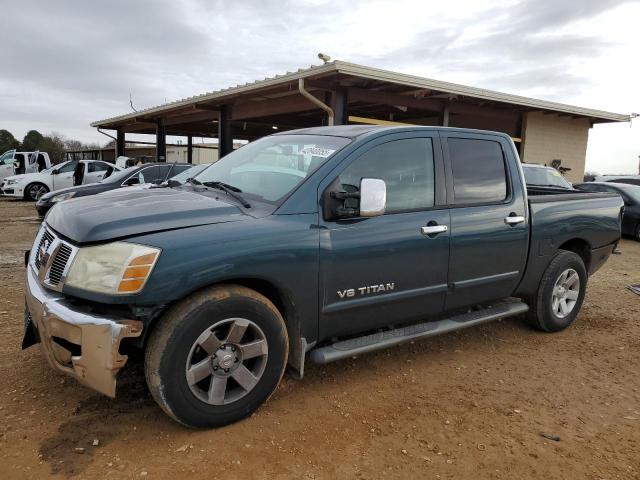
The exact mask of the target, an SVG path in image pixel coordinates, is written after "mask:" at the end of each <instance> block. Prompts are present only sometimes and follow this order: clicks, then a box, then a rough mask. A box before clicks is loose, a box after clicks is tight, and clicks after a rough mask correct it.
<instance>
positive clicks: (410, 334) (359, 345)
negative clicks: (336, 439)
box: [309, 302, 529, 363]
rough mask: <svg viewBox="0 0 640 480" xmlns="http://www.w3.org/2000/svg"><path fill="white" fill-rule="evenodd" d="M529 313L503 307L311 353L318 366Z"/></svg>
mask: <svg viewBox="0 0 640 480" xmlns="http://www.w3.org/2000/svg"><path fill="white" fill-rule="evenodd" d="M528 310H529V306H528V305H527V304H525V303H522V302H511V303H506V302H505V303H500V304H497V305H494V306H491V307H487V308H485V309H483V310H474V311H472V312H467V313H462V314H459V315H456V316H453V317H449V318H443V319H440V320H434V321H431V322H424V323H418V324H416V325H409V326H406V327H403V328H397V329H393V330H386V331H383V332H376V333H372V334H370V335H365V336H363V337H356V338H350V339H349V340H343V341H339V342H336V343H333V344H331V345H327V346H325V347H319V348H316V349H314V350H312V351H311V353H310V354H309V358H310V359H311V360H312V361H313V362H315V363H329V362H334V361H336V360H342V359H343V358H348V357H353V356H354V355H361V354H363V353H368V352H373V351H375V350H380V349H383V348H388V347H391V346H393V345H399V344H401V343H405V342H410V341H412V340H420V339H423V338H428V337H433V336H435V335H441V334H443V333H447V332H453V331H455V330H462V329H463V328H467V327H472V326H474V325H479V324H481V323H486V322H490V321H492V320H497V319H499V318H504V317H511V316H514V315H520V314H522V313H525V312H527V311H528Z"/></svg>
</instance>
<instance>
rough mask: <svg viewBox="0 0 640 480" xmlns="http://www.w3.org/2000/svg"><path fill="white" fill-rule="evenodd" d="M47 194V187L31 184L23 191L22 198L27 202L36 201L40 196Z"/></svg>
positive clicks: (42, 184) (40, 184) (41, 184)
mask: <svg viewBox="0 0 640 480" xmlns="http://www.w3.org/2000/svg"><path fill="white" fill-rule="evenodd" d="M46 193H49V187H47V186H46V185H45V184H44V183H32V184H31V185H28V186H27V188H25V189H24V196H25V198H26V199H28V200H33V201H34V202H35V201H38V200H39V199H40V197H41V196H43V195H44V194H46Z"/></svg>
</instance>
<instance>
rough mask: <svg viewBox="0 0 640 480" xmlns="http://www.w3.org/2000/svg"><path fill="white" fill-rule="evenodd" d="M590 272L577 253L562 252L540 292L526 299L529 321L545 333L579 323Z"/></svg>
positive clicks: (550, 265)
mask: <svg viewBox="0 0 640 480" xmlns="http://www.w3.org/2000/svg"><path fill="white" fill-rule="evenodd" d="M587 280H588V276H587V269H586V268H585V266H584V262H583V261H582V258H581V257H580V256H579V255H577V254H576V253H573V252H568V251H565V250H561V251H559V252H558V253H557V254H556V255H555V257H553V259H552V260H551V262H549V265H548V266H547V269H546V270H545V271H544V274H543V275H542V280H541V281H540V285H539V287H538V291H537V293H536V294H535V295H534V296H533V297H531V298H529V299H526V301H527V303H528V304H529V308H530V310H529V313H528V318H529V320H530V321H531V323H532V324H533V325H534V326H535V327H537V328H539V329H540V330H543V331H545V332H557V331H559V330H563V329H565V328H567V327H568V326H569V325H571V323H572V322H573V321H574V320H575V318H576V316H577V315H578V312H579V311H580V307H582V302H583V300H584V295H585V292H586V290H587Z"/></svg>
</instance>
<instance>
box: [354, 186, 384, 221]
mask: <svg viewBox="0 0 640 480" xmlns="http://www.w3.org/2000/svg"><path fill="white" fill-rule="evenodd" d="M386 207H387V184H386V183H384V180H380V179H379V178H363V179H362V180H361V181H360V216H361V217H377V216H379V215H384V211H385V209H386Z"/></svg>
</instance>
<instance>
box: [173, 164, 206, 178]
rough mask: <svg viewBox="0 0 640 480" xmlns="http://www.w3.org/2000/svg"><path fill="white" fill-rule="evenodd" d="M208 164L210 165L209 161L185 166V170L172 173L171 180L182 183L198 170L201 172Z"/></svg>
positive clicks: (193, 175)
mask: <svg viewBox="0 0 640 480" xmlns="http://www.w3.org/2000/svg"><path fill="white" fill-rule="evenodd" d="M209 165H211V163H203V164H202V165H196V166H194V167H191V168H187V169H186V170H185V171H183V172H180V173H179V174H177V175H174V176H173V177H171V180H175V181H177V182H180V183H184V182H186V181H187V180H189V179H190V178H193V177H195V176H196V175H198V174H199V173H200V172H202V171H203V170H204V169H205V168H207V167H208V166H209Z"/></svg>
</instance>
